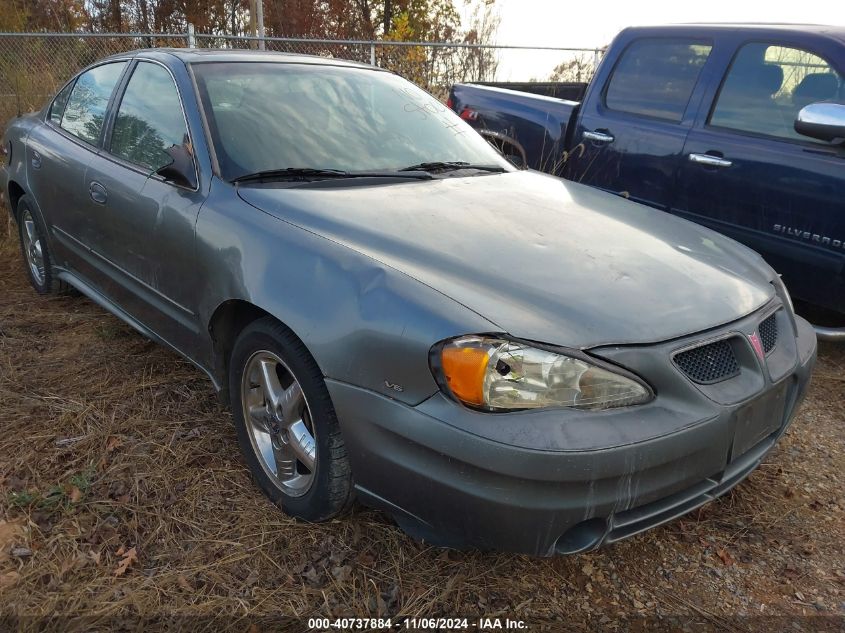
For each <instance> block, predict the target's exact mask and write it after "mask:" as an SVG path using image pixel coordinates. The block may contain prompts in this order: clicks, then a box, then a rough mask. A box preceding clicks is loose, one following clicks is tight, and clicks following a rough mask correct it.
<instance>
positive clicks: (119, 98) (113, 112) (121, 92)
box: [100, 57, 200, 191]
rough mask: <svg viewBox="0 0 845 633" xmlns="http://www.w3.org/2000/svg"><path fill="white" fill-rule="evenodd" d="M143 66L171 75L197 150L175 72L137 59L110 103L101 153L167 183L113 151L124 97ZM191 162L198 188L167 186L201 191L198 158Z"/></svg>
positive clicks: (133, 61)
mask: <svg viewBox="0 0 845 633" xmlns="http://www.w3.org/2000/svg"><path fill="white" fill-rule="evenodd" d="M141 64H154V65H156V66H161V67H162V68H164V70H166V71H167V74H168V75H170V81H172V82H173V86H174V87H175V88H176V96H177V97H178V99H179V108H180V110H181V111H182V121H183V122H184V123H185V132H186V133H187V135H188V143H190V145H191V147H192V148H195V147H196V146H195V145H194V141H193V136H192V134H191V127H190V125H189V124H188V113H187V112H186V110H185V101H184V99H183V98H182V91H181V90H180V89H179V82H178V81H176V77H175V76H174V75H173V72H172V71H171V70H170V68H168V67H167V65H166V64H162V63H161V62H160V61H158V60H155V59H146V58H137V57H136V58H135V59H133V60H132V63H131V64H130V66H129V68H127V72H126V73H125V74H124V76H123V77H122V78H121V80H120V82H119V83H118V86H117V89H116V90H115V93H114V95H113V96H112V99H113V101H112V102H110V103H109V113H108V114H107V118H106V123H105V125H103V137H102V139H101V151H100V154H101V155H102V156H103V157H104V158H108V159H109V160H112V161H114V162H116V163H118V164H119V165H122V166H124V167H126V168H128V169H132V170H134V171H137V172H138V173H141V174H144V175H146V176H149V177H150V178H155V179H156V180H159V181H161V182H167V181H165V180H164V179H163V178H162V177H161V176H159V175H158V174H157V173H155V172H152V173H150V171H149V170H148V169H146V168H144V167H143V166H141V165H138V164H137V163H133V162H132V161H130V160H127V159H125V158H123V157H122V156H118V155H117V154H114V153H113V152H112V151H111V143H112V137H113V132H114V123H115V121H116V120H117V114H118V112H119V111H120V105H121V104H122V103H123V97H124V96H125V94H126V89H127V88H128V87H129V82H130V81H132V75H134V74H135V70H136V69H137V68H138V66H140V65H141ZM194 151H195V150H194ZM191 159H192V160H191V162H192V163H193V164H194V175H195V176H196V181H197V186H196V188H193V189H192V188H190V187H184V186H182V185H177V184H176V183H172V182H167V184H169V185H172V186H173V187H178V188H179V189H185V190H187V191H199V187H200V172H199V166H198V165H197V158H196V156H192V157H191Z"/></svg>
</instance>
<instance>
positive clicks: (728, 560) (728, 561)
mask: <svg viewBox="0 0 845 633" xmlns="http://www.w3.org/2000/svg"><path fill="white" fill-rule="evenodd" d="M716 555H717V556H718V557H719V559H720V560H721V561H722V564H723V565H725V566H726V567H730V566H731V565H733V564H735V563H736V560H734V557H733V556H731V554H730V552H729V551H727V550H726V549H722V548H720V549H717V550H716Z"/></svg>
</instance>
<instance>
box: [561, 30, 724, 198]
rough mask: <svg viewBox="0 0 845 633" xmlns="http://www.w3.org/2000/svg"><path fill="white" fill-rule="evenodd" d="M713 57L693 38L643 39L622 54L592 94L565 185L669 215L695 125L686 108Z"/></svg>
mask: <svg viewBox="0 0 845 633" xmlns="http://www.w3.org/2000/svg"><path fill="white" fill-rule="evenodd" d="M615 45H616V44H614V46H615ZM620 45H622V44H620ZM711 50H712V44H711V43H710V42H709V41H708V40H705V39H700V38H695V37H682V38H675V37H672V38H667V37H642V38H638V39H635V40H633V41H631V42H630V43H629V44H628V45H627V46H625V48H624V50H623V51H622V53H621V55H620V57H619V59H618V60H617V62H616V64H615V65H614V67H613V68H612V69H611V71H610V72H609V73H608V72H605V73H602V74H601V75H600V76H598V77H597V78H596V83H595V85H593V86H592V87H591V88H590V93H589V94H588V96H587V99H586V100H585V102H584V104H583V106H582V108H583V109H582V112H581V116H580V119H579V122H578V125H577V127H576V130H575V133H574V135H573V137H572V138H573V144H574V148H573V150H572V151H571V152H570V157H569V160H568V163H567V170H566V172H565V173H566V177H567V178H568V179H570V180H574V181H576V182H583V183H585V184H588V185H592V186H594V187H599V188H601V189H605V190H607V191H612V192H615V193H622V194H623V195H625V196H626V197H629V198H631V199H632V200H636V201H638V202H642V203H645V204H649V205H652V206H655V207H658V208H661V209H666V208H668V205H669V202H670V201H671V196H672V192H673V188H674V185H675V175H676V171H677V168H678V163H679V162H680V156H681V152H682V151H683V148H684V142H685V140H686V135H687V132H688V131H689V128H690V126H691V125H692V121H693V120H694V112H695V108H694V107H689V105H690V103H691V102H693V101H694V95H695V93H696V87H697V86H698V83H699V76H700V75H701V72H702V69H703V68H704V66H705V64H706V63H707V60H708V57H709V56H710V52H711Z"/></svg>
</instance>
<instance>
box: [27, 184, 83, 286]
mask: <svg viewBox="0 0 845 633" xmlns="http://www.w3.org/2000/svg"><path fill="white" fill-rule="evenodd" d="M33 207H34V205H33V204H32V203H31V201H30V200H29V196H27V195H24V196H21V199H20V200H19V201H18V207H17V213H16V214H15V216H16V218H17V222H18V234H19V236H20V240H21V253H22V254H23V259H24V264H25V265H26V272H27V275H28V276H29V283H30V284H32V287H33V288H35V292H37V293H38V294H40V295H47V294H61V293H66V292H68V291H69V290H70V286H68V285H67V284H66V283H64V282H63V281H60V280H59V279H57V278H56V276H55V275H54V273H53V257H52V254H51V253H50V247H49V246H48V244H47V227H46V226H44V222H43V221H42V219H41V215H40V214H39V213H38V212H37V211H34V210H33Z"/></svg>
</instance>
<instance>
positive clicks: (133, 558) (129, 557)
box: [114, 545, 138, 576]
mask: <svg viewBox="0 0 845 633" xmlns="http://www.w3.org/2000/svg"><path fill="white" fill-rule="evenodd" d="M117 555H118V556H122V558H121V560H120V562H119V563H118V564H117V567H116V568H115V570H114V575H115V576H122V575H123V574H125V573H126V570H128V569H129V566H130V565H131V564H132V563H136V562H138V552H137V551H136V550H135V548H134V547H132V548H130V549H128V550H124V548H123V546H122V545H121V546H120V549H119V550H117Z"/></svg>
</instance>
